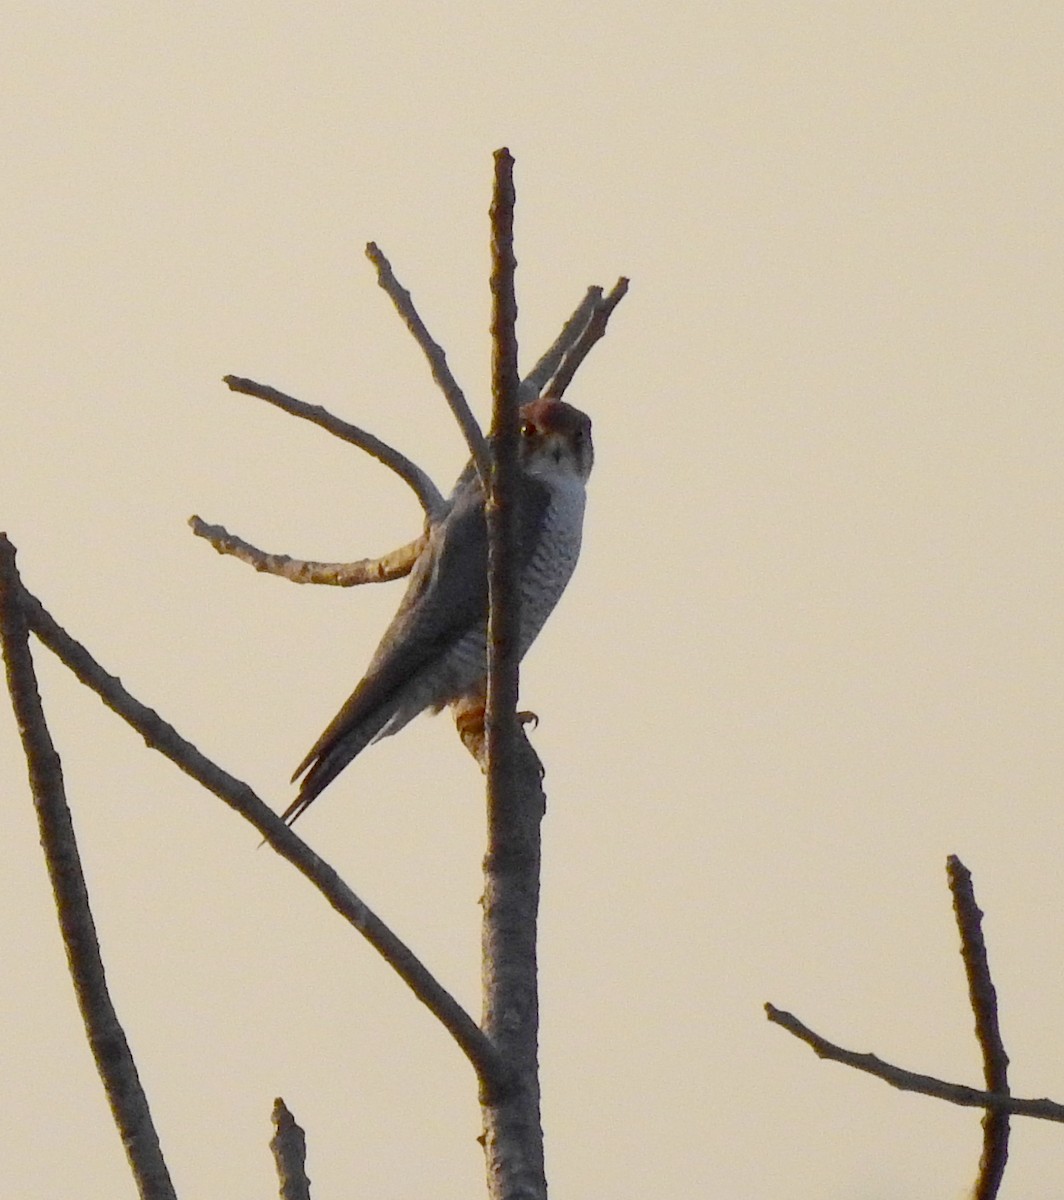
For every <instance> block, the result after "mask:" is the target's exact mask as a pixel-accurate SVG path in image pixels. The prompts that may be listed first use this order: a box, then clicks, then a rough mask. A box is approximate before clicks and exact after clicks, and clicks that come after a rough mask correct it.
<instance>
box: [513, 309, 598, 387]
mask: <svg viewBox="0 0 1064 1200" xmlns="http://www.w3.org/2000/svg"><path fill="white" fill-rule="evenodd" d="M601 301H602V288H600V287H590V288H588V289H587V295H586V296H585V297H584V298H583V300H581V301H580V303H579V304H578V305H577V307H576V308H575V310H574V311H573V314H572V316H571V317H570V318H569V320H568V321H566V322H565V324H564V325H563V326H562V331H561V333H559V334H558V336H557V337H556V338H555V339H554V344H553V345H552V346H551V347H550V349H549V350H547V351H546V352H545V353H544V354H543V355H542V357H541V358H540V360H539V362H537V363H536V365H535V366H534V367H533V368H532V370H531V371H529V373H528V374H527V375H526V376H525V377H524V379H523V380H522V381H521V403H522V404H527V403H528V402H529V401H530V400H535V399H536V398H537V397H538V396H539V394H540V392H542V391H543V389H544V388H545V387H546V386H547V382H548V380H549V379H550V378H551V376H552V375H553V374H554V373H555V371H557V370H558V367H559V366H560V365H561V361H562V359H563V358H564V357H565V355H566V354H567V353H568V352H569V351H570V350H571V349H572V348H573V346H575V345H576V343H577V341H578V340H579V338H580V335H581V334H582V333H583V332H584V330H585V329H586V328H587V325H588V322H589V321H590V320H591V318H592V316H593V314H594V312H595V310H596V308H597V307H598V306H599V304H600V303H601Z"/></svg>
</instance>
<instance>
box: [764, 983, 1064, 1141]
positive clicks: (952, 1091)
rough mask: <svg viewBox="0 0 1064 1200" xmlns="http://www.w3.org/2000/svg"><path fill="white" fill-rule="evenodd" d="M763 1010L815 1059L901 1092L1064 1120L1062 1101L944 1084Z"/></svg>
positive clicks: (767, 1008) (785, 1015)
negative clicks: (809, 1050)
mask: <svg viewBox="0 0 1064 1200" xmlns="http://www.w3.org/2000/svg"><path fill="white" fill-rule="evenodd" d="M765 1013H766V1015H767V1016H768V1019H769V1020H770V1021H771V1022H772V1023H773V1024H775V1025H779V1026H781V1027H782V1028H784V1029H786V1030H787V1031H788V1033H793V1034H794V1036H795V1037H796V1038H798V1039H799V1040H800V1041H803V1042H805V1044H806V1045H807V1046H810V1047H812V1049H813V1051H814V1053H815V1054H816V1055H817V1057H818V1058H823V1059H827V1060H828V1061H829V1062H837V1063H842V1064H843V1066H847V1067H853V1068H854V1070H856V1071H864V1072H865V1073H866V1074H868V1075H875V1076H876V1078H877V1079H882V1080H883V1081H884V1082H885V1083H889V1084H890V1086H891V1087H895V1088H898V1089H899V1090H900V1091H903V1092H919V1093H920V1094H921V1095H923V1096H932V1097H934V1098H935V1099H936V1100H948V1101H949V1103H950V1104H959V1105H960V1106H961V1107H962V1108H986V1109H990V1110H992V1111H993V1112H1003V1113H1011V1114H1012V1115H1013V1116H1017V1117H1036V1118H1038V1119H1039V1120H1042V1121H1061V1122H1064V1104H1058V1103H1057V1102H1056V1101H1055V1100H1021V1099H1020V1098H1019V1097H1018V1096H1010V1095H997V1094H995V1093H993V1092H982V1091H980V1090H979V1089H978V1088H972V1087H965V1085H964V1084H961V1083H947V1082H946V1081H945V1080H942V1079H935V1078H934V1076H932V1075H919V1074H917V1073H916V1072H915V1071H906V1070H905V1069H904V1068H903V1067H896V1066H894V1065H893V1064H891V1063H888V1062H884V1061H883V1060H882V1059H881V1058H877V1057H876V1056H875V1055H874V1054H859V1053H857V1052H856V1051H854V1050H845V1049H843V1047H842V1046H836V1045H835V1044H834V1043H832V1042H829V1041H828V1040H827V1038H823V1037H821V1036H820V1034H818V1033H814V1032H813V1030H812V1029H810V1028H808V1026H806V1025H803V1024H802V1022H801V1021H799V1020H798V1018H797V1017H796V1016H794V1015H793V1014H792V1013H789V1012H783V1011H782V1010H781V1009H778V1008H776V1007H775V1006H774V1005H772V1004H766V1005H765Z"/></svg>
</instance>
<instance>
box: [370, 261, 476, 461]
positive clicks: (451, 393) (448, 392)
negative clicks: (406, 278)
mask: <svg viewBox="0 0 1064 1200" xmlns="http://www.w3.org/2000/svg"><path fill="white" fill-rule="evenodd" d="M366 257H367V258H368V259H369V261H370V262H371V263H373V265H374V266H375V267H376V268H377V282H378V283H379V284H380V286H381V287H382V288H383V289H384V291H385V292H387V294H388V296H389V297H390V299H391V301H392V303H393V304H394V305H395V308H396V311H397V312H398V313H399V315H400V316H401V317H402V318H403V320H404V321H405V322H406V327H407V329H409V330H410V332H411V333H412V334H413V335H414V340H415V341H416V342H417V344H418V345H419V346H420V347H421V349H422V352H423V353H424V355H425V357H426V358H427V359H428V361H429V367H430V368H431V370H432V378H433V379H434V380H435V381H436V384H437V386H438V387H439V388H440V390H441V391H442V392H443V394H444V396H445V397H446V398H447V403H448V404H449V405H450V408H451V412H452V413H454V416H455V420H457V422H458V425H459V428H460V429H461V430H462V435H463V437H464V438H465V440H466V445H467V446H468V447H469V453H470V455H471V457H472V459H473V461H474V462H475V463H476V464H477V472H478V473H479V475H480V478H481V480H486V479H487V477H488V447H487V444H486V442H485V441H484V434H483V433H482V432H481V429H480V426H479V425H478V424H477V420H476V417H474V416H473V413H472V412H471V410H470V408H469V403H468V401H467V400H466V398H465V395H464V394H463V392H462V389H461V388H460V387H459V386H458V383H457V381H456V380H455V377H454V376H453V375H452V374H451V368H450V367H449V366H448V365H447V355H446V353H445V352H444V349H443V347H442V346H441V345H439V344H438V343H437V342H435V341H434V340H433V338H432V335H431V334H430V333H429V331H428V329H426V328H425V322H424V321H422V319H421V317H420V316H418V312H417V309H416V308H415V307H414V302H413V300H412V299H411V298H410V293H409V292H408V291H407V290H406V288H404V287H403V286H402V284H400V282H399V281H398V279H396V277H395V274H394V272H393V271H392V264H391V263H390V262H389V261H388V260H387V259H386V258H385V257H384V255H383V253H382V252H381V250H380V248H379V247H378V246H377V244H376V242H367V244H366Z"/></svg>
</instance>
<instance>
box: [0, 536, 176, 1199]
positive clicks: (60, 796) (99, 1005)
mask: <svg viewBox="0 0 1064 1200" xmlns="http://www.w3.org/2000/svg"><path fill="white" fill-rule="evenodd" d="M25 596H26V593H25V591H24V589H23V587H22V582H21V580H20V579H19V575H18V568H17V566H16V563H15V548H14V546H12V544H11V543H10V542H9V541H8V539H7V537H6V535H4V534H0V640H2V641H3V648H4V659H5V662H6V664H7V685H8V690H9V691H10V693H11V702H12V704H13V706H14V709H15V717H16V720H17V722H18V727H19V732H20V734H21V736H22V745H23V749H24V750H25V754H26V762H27V765H28V767H29V776H30V787H31V789H32V791H33V803H34V807H35V809H36V811H37V822H38V825H39V828H40V835H41V847H42V848H43V850H44V857H45V862H46V863H47V866H48V875H49V877H50V879H51V882H52V891H53V892H54V894H55V905H56V912H57V914H58V917H59V929H60V932H61V934H62V937H63V945H64V947H65V949H66V956H67V963H68V964H69V967H70V976H71V979H72V980H73V983H74V991H75V994H76V995H77V1001H78V1008H79V1009H80V1010H81V1018H82V1021H83V1022H84V1024H85V1033H86V1036H87V1037H88V1041H89V1046H90V1048H91V1050H92V1054H93V1058H94V1059H95V1060H96V1069H97V1070H98V1071H99V1073H100V1079H101V1080H102V1082H103V1086H104V1091H105V1092H106V1094H107V1101H108V1103H109V1104H110V1106H111V1113H112V1116H113V1117H114V1121H115V1125H116V1126H117V1127H118V1132H119V1135H120V1136H121V1138H122V1144H123V1146H124V1147H125V1151H126V1156H127V1157H128V1159H129V1165H130V1168H131V1170H132V1172H133V1176H134V1179H135V1180H136V1184H137V1190H138V1191H139V1193H140V1195H141V1197H143V1198H144V1200H176V1193H175V1191H174V1186H173V1183H172V1182H171V1180H170V1173H169V1171H168V1170H167V1167H166V1161H165V1159H164V1158H163V1153H162V1148H161V1147H160V1145H159V1135H158V1133H157V1132H156V1130H155V1125H154V1123H153V1121H152V1117H151V1110H150V1108H149V1106H148V1098H147V1096H146V1095H145V1093H144V1089H143V1087H142V1086H141V1083H140V1077H139V1075H138V1074H137V1065H136V1063H135V1062H134V1061H133V1055H132V1053H131V1051H130V1049H129V1043H128V1042H127V1041H126V1035H125V1031H124V1030H123V1028H122V1024H121V1022H120V1021H119V1019H118V1014H117V1013H116V1012H115V1008H114V1005H113V1004H112V1003H111V997H110V993H109V992H108V989H107V977H106V973H105V971H104V965H103V959H102V958H101V956H100V945H99V942H98V940H97V937H96V926H95V923H94V922H93V919H92V909H91V907H90V905H89V893H88V888H87V887H86V884H85V875H84V872H83V871H82V868H81V858H80V856H79V854H78V845H77V839H76V837H75V834H74V825H73V822H72V820H71V817H70V809H69V808H68V806H67V801H66V793H65V788H64V786H63V769H62V765H61V763H60V761H59V755H58V754H57V753H56V750H55V746H54V745H53V743H52V739H51V735H50V734H49V732H48V726H47V723H46V721H45V716H44V709H43V707H42V705H41V698H40V694H39V693H38V690H37V677H36V674H35V672H34V669H33V658H32V656H31V654H30V647H29V630H28V622H27V614H26V611H25V599H24V598H25Z"/></svg>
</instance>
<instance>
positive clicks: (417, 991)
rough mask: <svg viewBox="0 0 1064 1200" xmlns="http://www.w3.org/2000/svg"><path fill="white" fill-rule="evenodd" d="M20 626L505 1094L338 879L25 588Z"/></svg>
mask: <svg viewBox="0 0 1064 1200" xmlns="http://www.w3.org/2000/svg"><path fill="white" fill-rule="evenodd" d="M21 606H22V611H23V613H24V616H25V621H26V623H27V625H28V626H29V628H30V629H31V630H32V631H33V633H34V634H36V636H37V637H38V638H39V639H40V640H41V641H42V642H43V643H44V644H45V645H46V646H47V647H48V649H49V650H51V651H52V653H53V654H55V655H56V656H57V657H58V658H59V659H60V660H61V661H62V662H64V663H65V664H66V665H67V666H68V667H69V668H70V670H71V671H72V672H73V673H74V675H76V676H77V678H78V679H79V680H81V682H82V683H83V684H85V685H86V687H89V688H91V689H92V690H93V691H94V692H96V694H97V695H98V696H99V697H100V699H101V700H103V702H104V704H106V705H107V707H108V708H110V709H111V710H112V711H113V712H115V713H117V715H118V716H120V717H121V718H122V719H123V720H124V721H126V722H127V724H129V725H130V726H132V728H133V729H135V730H136V731H137V732H138V733H139V734H140V735H141V737H143V738H144V740H145V742H146V743H147V744H148V745H149V746H150V747H152V748H153V749H155V750H158V751H159V752H160V753H161V754H163V755H164V756H165V757H166V758H169V759H170V761H171V762H172V763H174V765H175V766H177V767H179V768H180V769H181V770H182V771H184V772H185V774H186V775H189V776H190V777H191V778H193V779H195V780H196V781H197V782H198V783H200V784H201V785H202V786H203V787H205V788H206V789H207V790H208V791H209V792H213V793H214V795H216V796H217V797H219V799H221V800H222V801H223V802H224V803H226V804H227V805H229V807H230V808H232V809H233V810H234V811H235V812H237V813H239V814H240V815H241V816H242V817H243V818H244V819H245V820H246V821H247V822H248V823H249V824H251V825H252V826H254V828H255V829H256V830H257V831H258V832H259V834H261V836H262V838H263V839H264V840H265V841H267V842H269V844H270V845H271V846H272V847H273V849H274V850H276V851H277V853H278V854H279V855H280V856H281V857H282V858H284V859H286V860H287V861H288V862H289V863H291V864H292V866H294V867H295V868H296V870H297V871H299V872H300V873H301V874H302V875H303V876H304V877H305V878H306V879H308V880H309V881H310V883H311V884H313V886H314V887H316V888H317V889H318V891H319V892H320V893H321V894H322V895H323V896H324V897H325V899H326V900H327V901H328V902H329V904H330V905H331V906H332V907H333V908H334V909H335V910H336V911H337V912H338V913H339V914H340V916H342V917H343V918H344V920H346V921H347V922H348V923H349V924H350V925H352V926H353V927H354V928H355V929H357V930H358V932H359V933H361V934H362V936H363V937H364V938H365V939H366V941H367V942H369V944H370V945H371V946H372V947H373V948H374V949H375V950H376V951H377V953H378V954H380V955H381V957H382V958H383V959H384V960H385V961H386V962H387V963H388V964H389V966H391V967H392V969H393V970H394V971H395V972H396V974H397V975H399V977H400V978H401V979H402V980H403V981H404V982H405V983H406V984H407V986H408V987H409V988H410V989H411V991H412V992H413V993H414V995H415V996H417V998H418V999H419V1000H420V1001H421V1002H422V1003H423V1004H424V1005H425V1007H426V1008H428V1009H429V1011H430V1012H432V1013H433V1015H434V1016H435V1017H436V1018H437V1019H438V1020H439V1021H440V1023H441V1024H442V1025H443V1026H444V1028H446V1029H447V1030H448V1032H449V1033H450V1034H451V1036H452V1037H453V1038H454V1040H455V1041H456V1042H457V1043H458V1045H459V1047H460V1049H461V1050H462V1052H463V1053H464V1054H465V1055H466V1057H467V1058H468V1059H469V1061H470V1062H471V1063H472V1064H473V1067H474V1069H475V1070H476V1072H477V1076H478V1078H479V1079H480V1081H481V1084H482V1086H484V1087H496V1088H500V1089H505V1087H506V1086H507V1082H508V1072H507V1070H506V1069H505V1067H504V1064H503V1061H502V1059H501V1057H500V1055H499V1054H498V1053H497V1051H496V1050H495V1048H494V1046H492V1044H491V1042H490V1041H489V1039H488V1038H486V1037H485V1036H484V1034H483V1033H482V1032H481V1031H480V1029H479V1028H478V1026H477V1024H476V1022H475V1021H474V1020H473V1018H472V1017H470V1016H469V1014H468V1013H467V1012H466V1011H465V1009H463V1008H462V1006H461V1005H460V1004H459V1003H458V1001H457V1000H455V998H454V997H453V996H452V995H451V994H450V993H449V992H448V991H447V990H446V989H445V988H444V987H443V986H442V985H441V984H440V983H439V982H438V980H437V979H436V978H435V977H434V976H433V975H432V974H431V973H430V972H429V970H428V969H427V968H426V967H425V966H424V964H423V963H422V962H421V961H420V960H419V959H418V958H417V956H416V955H415V954H414V953H413V951H412V950H411V949H410V948H409V947H408V946H407V945H406V944H405V943H404V942H402V941H401V940H400V939H399V938H398V937H397V936H396V935H395V934H394V933H393V932H392V931H391V929H389V928H388V926H387V925H385V924H384V922H383V921H382V920H381V919H380V917H378V916H377V915H376V913H374V912H373V911H372V910H371V909H370V908H369V906H368V905H366V904H365V903H364V902H363V901H362V900H361V899H360V898H359V897H358V896H357V895H356V894H355V893H354V892H353V891H352V890H351V888H350V887H348V885H347V884H346V883H345V882H344V881H343V880H342V879H341V878H340V876H339V875H338V874H337V872H336V870H335V869H334V868H333V867H331V866H330V865H329V864H328V863H327V862H325V860H324V859H322V858H320V857H319V856H318V855H317V854H315V853H314V851H313V850H311V848H310V847H309V846H308V845H307V844H306V843H305V842H304V841H303V840H302V839H301V838H300V837H299V836H298V835H297V834H295V833H294V832H293V831H292V830H291V829H290V828H289V827H288V826H287V825H285V823H284V822H283V821H282V820H281V818H280V817H279V816H277V814H276V813H275V812H274V811H273V810H272V809H271V808H270V807H269V806H268V805H267V804H266V803H265V802H264V801H263V800H261V799H260V798H259V797H258V796H257V795H256V794H255V792H254V791H253V790H252V789H251V788H250V787H249V786H248V785H247V784H246V783H244V782H243V781H241V780H239V779H237V778H235V776H233V775H230V774H229V773H228V772H227V771H225V770H223V768H221V767H219V766H218V765H217V764H216V763H213V762H212V761H211V760H210V759H209V758H207V757H206V756H205V755H204V754H201V753H200V751H199V750H197V749H196V747H195V746H193V745H192V743H191V742H188V741H186V740H185V739H184V738H183V737H181V735H180V734H179V733H177V731H176V730H175V729H174V728H173V727H172V726H171V725H169V724H168V723H167V722H166V721H164V720H163V719H162V717H160V716H159V714H158V713H156V712H154V711H153V710H152V709H150V708H148V707H147V706H146V705H144V704H142V703H141V702H140V701H139V700H137V699H136V698H135V697H134V696H132V695H131V694H130V693H129V692H128V691H127V690H126V689H125V688H124V687H123V686H122V684H121V682H120V681H119V680H118V679H116V678H115V677H114V676H112V675H109V674H108V673H107V672H106V671H105V670H104V669H103V667H101V666H100V664H99V663H98V662H97V661H96V660H95V659H94V658H93V657H92V655H91V654H90V653H89V652H88V650H86V648H85V647H84V646H82V645H81V644H80V643H79V642H77V641H75V640H74V639H73V638H72V637H71V636H70V635H69V634H68V633H67V632H66V631H65V630H64V629H62V627H61V626H60V625H59V624H58V623H57V622H56V621H55V619H54V618H53V617H52V616H51V615H50V614H49V613H48V612H47V611H46V609H45V608H44V606H43V605H42V604H41V603H40V601H39V600H38V599H37V598H36V597H35V596H33V595H31V594H30V593H29V592H28V591H26V590H25V588H22V590H21Z"/></svg>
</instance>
